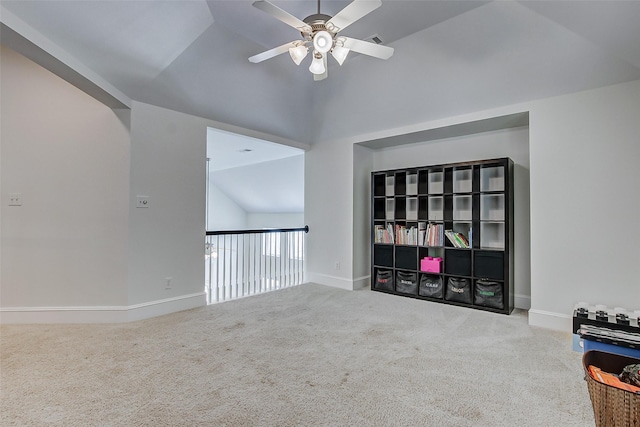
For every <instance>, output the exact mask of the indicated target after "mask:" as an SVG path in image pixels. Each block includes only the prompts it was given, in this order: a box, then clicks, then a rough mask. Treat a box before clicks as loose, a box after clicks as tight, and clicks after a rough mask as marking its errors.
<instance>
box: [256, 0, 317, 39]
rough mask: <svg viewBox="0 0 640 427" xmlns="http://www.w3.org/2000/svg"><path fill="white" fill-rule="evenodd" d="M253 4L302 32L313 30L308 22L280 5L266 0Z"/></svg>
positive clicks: (257, 0) (259, 0) (258, 0)
mask: <svg viewBox="0 0 640 427" xmlns="http://www.w3.org/2000/svg"><path fill="white" fill-rule="evenodd" d="M253 6H254V7H257V8H258V9H260V10H261V11H263V12H267V13H268V14H269V15H271V16H273V17H274V18H276V19H278V20H280V21H282V22H284V23H285V24H287V25H290V26H292V27H293V28H295V29H296V30H298V31H300V32H304V31H307V30H308V31H311V27H309V25H308V24H307V23H305V22H304V21H301V20H300V19H298V18H296V17H295V16H293V15H291V14H290V13H289V12H286V11H284V10H282V9H280V8H279V7H278V6H276V5H275V4H273V3H269V2H268V1H266V0H256V1H254V2H253Z"/></svg>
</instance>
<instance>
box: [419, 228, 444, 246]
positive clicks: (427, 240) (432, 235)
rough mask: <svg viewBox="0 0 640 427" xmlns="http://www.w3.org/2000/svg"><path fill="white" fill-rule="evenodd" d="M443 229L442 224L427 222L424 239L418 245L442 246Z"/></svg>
mask: <svg viewBox="0 0 640 427" xmlns="http://www.w3.org/2000/svg"><path fill="white" fill-rule="evenodd" d="M443 229H444V226H443V225H442V224H436V223H432V222H430V223H429V224H427V226H426V229H425V231H424V239H423V241H422V243H421V244H420V246H443V243H444V237H443Z"/></svg>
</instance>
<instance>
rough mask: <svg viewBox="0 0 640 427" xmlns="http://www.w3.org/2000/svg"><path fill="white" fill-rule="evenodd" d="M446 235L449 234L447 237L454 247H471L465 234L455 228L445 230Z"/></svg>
mask: <svg viewBox="0 0 640 427" xmlns="http://www.w3.org/2000/svg"><path fill="white" fill-rule="evenodd" d="M444 235H445V236H447V239H448V240H449V242H451V244H452V245H453V247H455V248H464V249H467V248H469V240H468V239H467V237H466V236H465V235H464V234H462V233H458V232H457V231H453V230H445V232H444Z"/></svg>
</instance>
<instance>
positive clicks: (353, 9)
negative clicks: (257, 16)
mask: <svg viewBox="0 0 640 427" xmlns="http://www.w3.org/2000/svg"><path fill="white" fill-rule="evenodd" d="M254 4H255V3H254ZM380 6H382V1H381V0H353V1H352V2H351V3H350V4H349V5H347V7H345V8H344V9H342V10H341V11H340V12H338V13H337V14H336V16H334V17H333V18H331V19H329V21H327V26H330V25H333V26H335V27H336V29H337V31H335V32H338V31H342V30H344V29H345V28H347V27H348V26H349V25H351V24H353V23H354V22H356V21H357V20H358V19H360V18H362V17H363V16H365V15H368V14H369V13H371V12H373V11H374V10H376V9H377V8H379V7H380Z"/></svg>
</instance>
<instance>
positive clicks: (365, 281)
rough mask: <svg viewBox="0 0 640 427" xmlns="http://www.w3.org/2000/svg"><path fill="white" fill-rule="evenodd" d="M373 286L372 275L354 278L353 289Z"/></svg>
mask: <svg viewBox="0 0 640 427" xmlns="http://www.w3.org/2000/svg"><path fill="white" fill-rule="evenodd" d="M370 287H371V276H362V277H358V278H357V279H353V290H354V291H355V290H358V289H368V288H370Z"/></svg>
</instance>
